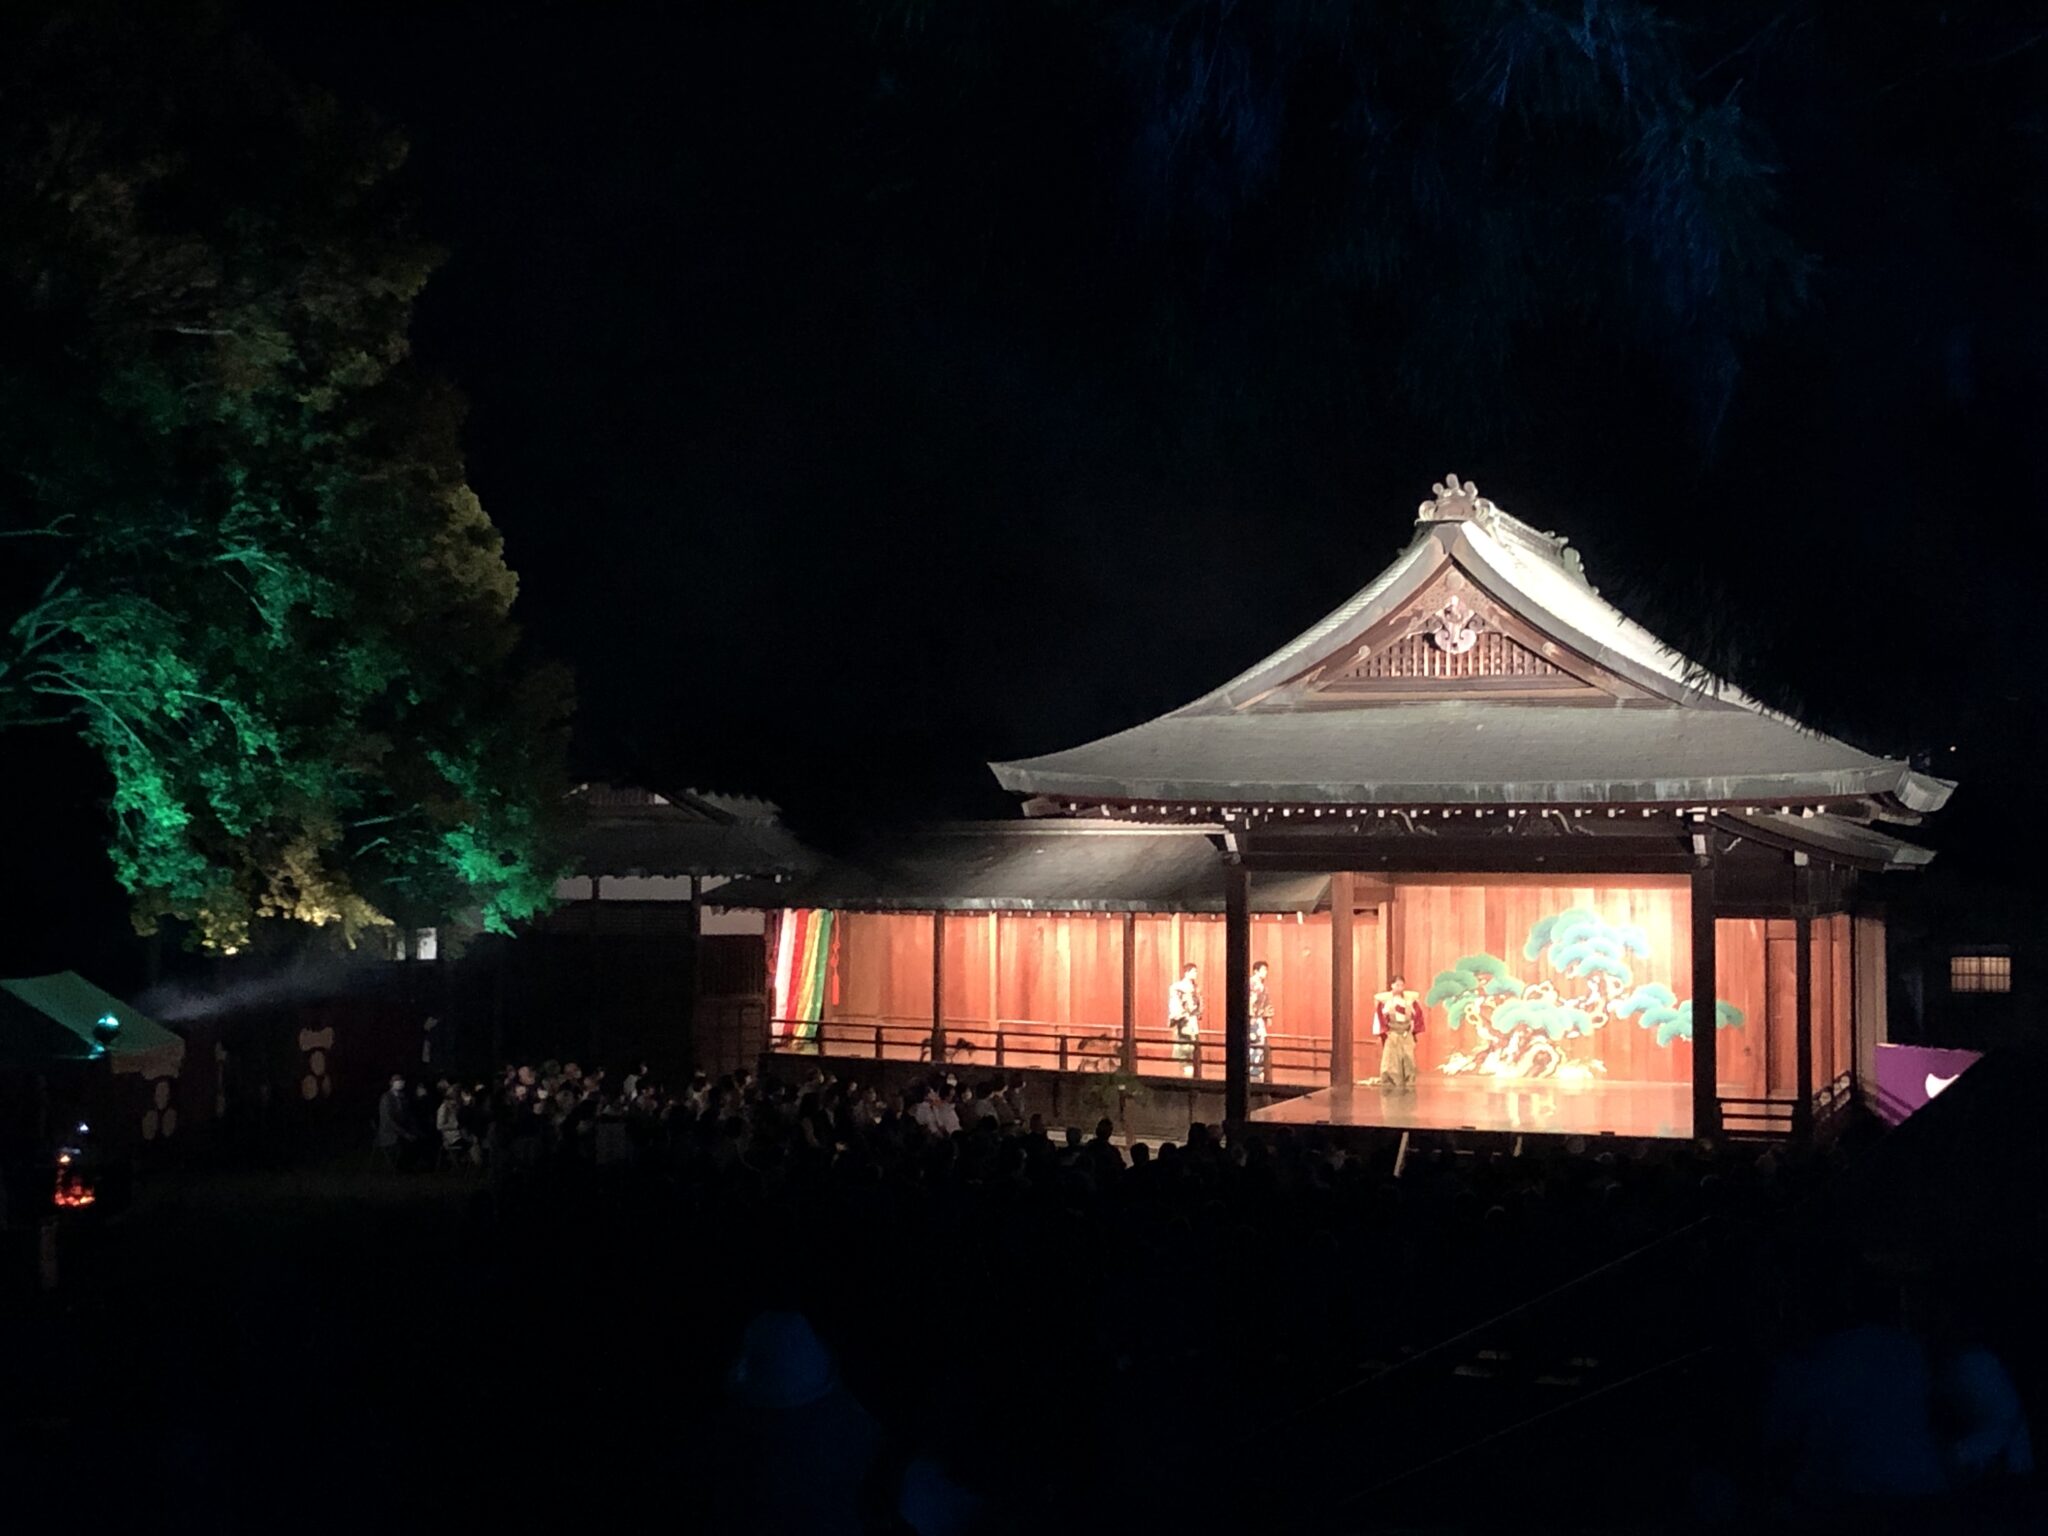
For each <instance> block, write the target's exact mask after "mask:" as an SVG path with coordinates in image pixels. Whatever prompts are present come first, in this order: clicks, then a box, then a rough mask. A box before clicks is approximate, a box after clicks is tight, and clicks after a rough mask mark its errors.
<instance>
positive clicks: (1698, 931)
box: [1692, 853, 1721, 1137]
mask: <svg viewBox="0 0 2048 1536" xmlns="http://www.w3.org/2000/svg"><path fill="white" fill-rule="evenodd" d="M1719 989H1720V982H1719V979H1718V977H1717V975H1716V967H1715V958H1714V856H1713V854H1711V853H1705V854H1701V855H1699V856H1698V857H1697V858H1695V859H1694V860H1693V866H1692V1133H1693V1135H1695V1136H1701V1137H1718V1136H1720V1134H1721V1058H1720V1042H1719V1041H1718V1040H1717V1039H1716V1038H1715V1036H1716V1035H1717V1034H1718V1033H1719V1032H1720V1031H1719V1028H1718V1020H1717V1019H1716V1017H1715V999H1716V998H1717V997H1718V996H1719Z"/></svg>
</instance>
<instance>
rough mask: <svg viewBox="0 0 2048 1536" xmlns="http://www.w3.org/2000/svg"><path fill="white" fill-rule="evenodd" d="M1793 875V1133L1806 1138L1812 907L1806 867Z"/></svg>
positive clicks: (1809, 1087)
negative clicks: (1795, 897) (1795, 894)
mask: <svg viewBox="0 0 2048 1536" xmlns="http://www.w3.org/2000/svg"><path fill="white" fill-rule="evenodd" d="M1795 878H1796V879H1797V880H1798V883H1799V895H1800V905H1799V906H1798V907H1797V908H1796V909H1795V910H1794V912H1793V914H1792V944H1793V955H1792V966H1793V971H1792V975H1793V978H1794V988H1795V991H1794V996H1795V998H1796V1000H1797V1001H1796V1003H1795V1006H1796V1008H1797V1009H1798V1012H1797V1013H1796V1014H1795V1015H1794V1020H1795V1026H1794V1029H1793V1039H1794V1040H1795V1041H1796V1042H1797V1045H1796V1049H1797V1051H1798V1053H1799V1054H1798V1059H1797V1060H1796V1061H1795V1062H1794V1063H1793V1082H1794V1085H1795V1086H1794V1089H1793V1092H1794V1095H1795V1097H1796V1099H1797V1102H1796V1103H1794V1104H1793V1106H1792V1133H1793V1135H1795V1136H1798V1137H1806V1136H1809V1135H1811V1134H1812V1133H1813V907H1812V906H1811V905H1810V904H1809V903H1808V901H1807V899H1806V898H1807V897H1808V896H1809V895H1810V893H1811V889H1812V887H1811V885H1810V884H1809V882H1808V876H1807V866H1805V865H1801V866H1800V868H1799V870H1798V871H1797V874H1796V876H1795Z"/></svg>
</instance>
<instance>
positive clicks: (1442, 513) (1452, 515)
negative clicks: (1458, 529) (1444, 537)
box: [1415, 475, 1501, 527]
mask: <svg viewBox="0 0 2048 1536" xmlns="http://www.w3.org/2000/svg"><path fill="white" fill-rule="evenodd" d="M1430 489H1431V490H1433V491H1435V492H1436V495H1435V496H1434V497H1433V498H1432V499H1431V500H1429V501H1425V502H1424V503H1423V504H1422V505H1421V506H1420V507H1418V508H1417V509H1416V513H1415V520H1416V521H1417V522H1418V523H1478V524H1479V525H1480V526H1481V527H1486V526H1489V525H1490V524H1491V523H1492V522H1493V520H1494V519H1495V518H1497V517H1499V516H1500V515H1501V511H1500V508H1499V507H1496V506H1495V505H1494V504H1493V503H1492V502H1490V501H1488V500H1487V499H1486V498H1485V497H1484V496H1482V495H1480V494H1479V487H1478V486H1477V485H1476V484H1474V483H1473V482H1472V481H1470V480H1462V481H1461V480H1460V479H1459V478H1458V477H1457V476H1456V475H1445V476H1444V477H1443V479H1442V480H1440V481H1438V482H1437V483H1436V484H1435V485H1433V486H1431V487H1430Z"/></svg>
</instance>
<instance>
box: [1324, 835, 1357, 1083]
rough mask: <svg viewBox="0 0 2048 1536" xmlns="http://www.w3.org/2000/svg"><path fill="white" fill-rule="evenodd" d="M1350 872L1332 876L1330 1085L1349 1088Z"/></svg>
mask: <svg viewBox="0 0 2048 1536" xmlns="http://www.w3.org/2000/svg"><path fill="white" fill-rule="evenodd" d="M1353 902H1354V892H1353V890H1352V881H1351V871H1349V870H1348V869H1340V870H1338V871H1337V872H1336V873H1335V874H1333V875H1332V876H1330V1086H1331V1087H1332V1088H1349V1087H1350V1086H1351V1085H1352V1084H1353V1083H1354V1082H1356V1081H1357V1079H1358V1070H1357V1063H1356V1062H1354V1061H1353V1060H1352V1053H1351V993H1352V985H1353V977H1352V969H1353V968H1352V963H1351V961H1352V955H1351V915H1352V907H1353Z"/></svg>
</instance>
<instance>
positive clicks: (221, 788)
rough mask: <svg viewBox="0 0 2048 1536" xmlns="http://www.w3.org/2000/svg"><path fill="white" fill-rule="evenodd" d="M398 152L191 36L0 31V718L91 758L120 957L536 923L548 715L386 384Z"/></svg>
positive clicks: (115, 19) (399, 318) (414, 421)
mask: <svg viewBox="0 0 2048 1536" xmlns="http://www.w3.org/2000/svg"><path fill="white" fill-rule="evenodd" d="M405 156H406V144H405V141H404V140H403V139H402V138H401V137H399V136H398V135H397V134H396V133H394V132H392V131H390V130H389V129H386V128H384V127H382V126H380V125H379V124H377V123H376V122H373V121H371V120H369V119H367V118H365V117H363V116H361V115H359V114H357V113H353V112H351V111H349V110H347V109H346V108H344V107H342V106H341V105H339V104H338V103H337V102H336V101H334V100H333V99H331V98H329V97H328V96H325V95H323V94H320V93H318V92H315V91H311V90H307V89H304V88H302V87H300V86H299V85H297V84H296V83H294V82H293V81H292V80H290V79H288V78H286V77H285V76H284V75H283V74H282V73H281V72H279V71H278V70H277V69H276V68H274V67H272V66H271V65H270V64H269V63H268V62H267V61H266V60H265V59H264V58H262V57H261V56H259V55H258V54H257V53H256V52H255V51H254V50H253V49H252V48H251V47H250V46H249V45H248V44H246V43H245V42H243V41H242V40H241V39H239V38H238V37H237V36H236V35H234V34H233V33H231V32H229V31H227V30H225V29H224V28H222V27H219V26H216V25H214V24H212V23H211V22H210V20H209V19H208V17H207V15H206V13H205V12H203V11H199V10H195V9H190V8H186V7H182V6H173V7H126V6H116V5H106V6H95V5H82V6H65V7H55V8H44V9H39V8H37V7H33V6H32V7H29V8H28V9H27V11H26V12H24V11H23V10H21V9H20V8H17V9H15V10H14V11H13V12H11V13H10V16H9V19H8V20H7V21H5V22H4V23H0V338H4V343H0V515H4V518H5V526H6V529H7V532H8V534H9V535H10V537H9V538H8V539H7V540H6V541H5V542H4V544H0V558H4V560H5V563H6V571H5V598H6V600H7V601H8V602H9V604H10V605H11V607H10V611H9V612H7V613H6V614H5V622H6V623H7V625H8V628H7V630H6V635H5V646H4V649H0V725H6V726H21V725H26V724H30V723H45V724H54V725H60V726H63V727H67V728H70V729H73V730H76V731H78V732H80V733H82V735H83V736H84V738H85V739H86V740H87V741H88V742H89V743H90V744H91V746H92V747H93V748H94V749H95V751H96V752H97V754H98V755H99V757H100V759H101V760H102V761H103V762H104V764H105V767H106V770H107V772H108V774H109V776H110V778H111V781H112V795H111V814H112V830H113V836H112V842H111V848H112V855H113V861H114V867H115V870H116V873H117V875H118V877H119V879H120V882H121V884H122V885H123V886H124V887H125V888H126V889H127V890H128V891H129V892H130V893H131V895H132V897H133V900H134V915H135V921H136V924H137V926H138V928H140V929H142V930H143V931H149V930H150V929H151V928H152V927H153V926H154V924H155V923H156V922H157V921H158V920H159V919H160V918H162V917H165V916H175V917H178V918H181V919H185V920H187V921H189V922H191V923H192V924H193V925H194V932H195V933H196V935H197V936H198V937H199V939H200V940H201V941H202V942H204V943H205V944H207V945H209V946H213V947H218V948H224V949H229V950H232V949H233V948H235V947H237V946H238V945H240V944H242V943H244V942H246V940H247V938H248V935H249V931H250V926H251V924H252V922H253V921H255V920H256V919H259V918H266V917H279V918H292V919H298V920H302V921H305V922H310V923H314V924H328V923H336V924H339V925H341V927H342V929H343V931H344V932H347V933H350V934H351V935H352V934H353V932H354V931H355V930H356V929H357V928H359V927H361V926H362V925H364V924H373V923H380V922H383V921H387V920H390V919H398V920H405V919H407V918H417V919H420V920H435V919H437V918H441V917H445V916H449V915H455V914H462V913H470V914H473V915H475V916H476V917H478V918H480V920H481V922H482V923H483V924H484V925H485V926H486V927H488V928H491V929H493V930H497V931H504V930H505V929H506V928H507V926H508V925H509V924H511V923H512V922H514V921H516V920H517V919H519V918H521V917H523V916H526V915H528V914H530V913H532V912H534V911H536V910H538V909H539V908H540V907H541V906H542V905H543V904H544V903H545V902H546V901H547V899H548V895H549V890H550V885H551V879H552V875H553V865H552V863H551V859H550V854H549V839H548V832H549V829H548V820H549V812H548V811H547V809H546V808H547V807H549V806H550V805H552V804H553V803H554V801H555V800H556V798H557V797H558V794H559V789H560V784H561V777H562V770H561V757H562V753H563V750H564V744H565V736H566V732H565V721H566V712H567V690H566V685H565V682H564V680H563V679H562V678H560V677H558V676H556V675H554V674H552V673H550V672H547V671H544V670H541V671H537V670H533V669H531V668H529V667H527V666H525V665H524V664H522V663H521V662H520V661H519V660H518V658H517V657H516V656H515V643H516V633H515V631H514V629H513V627H512V625H511V623H510V622H509V618H508V615H509V611H510V608H511V605H512V600H513V594H514V591H515V585H516V584H515V580H514V577H513V575H512V572H511V571H510V570H509V569H508V568H507V566H506V564H505V562H504V559H503V556H502V552H501V547H500V539H499V536H498V533H497V531H496V529H495V528H494V527H493V526H492V524H491V522H490V520H489V518H488V517H487V516H486V515H485V513H484V511H483V508H482V506H481V505H480V504H479V502H478V500H477V498H476V496H475V495H474V494H473V493H472V491H471V490H470V488H469V486H468V484H467V483H466V479H465V473H464V466H463V459H462V453H461V447H460V428H461V419H462V412H461V408H460V406H459V404H458V402H457V401H456V400H455V399H454V397H453V396H452V395H451V394H450V392H449V391H448V390H447V389H446V388H445V387H444V386H442V385H440V384H438V383H437V382H435V381H434V380H432V379H430V378H426V377H423V376H422V375H421V374H420V373H419V372H418V371H417V370H416V369H414V368H413V367H412V366H411V365H410V364H409V363H408V341H407V332H408V327H409V324H410V320H411V313H412V306H413V301H414V299H415V297H416V296H417V294H418V293H419V291H420V289H421V286H422V285H423V284H424V283H425V281H426V280H427V277H428V274H429V273H430V272H431V271H432V269H433V267H434V265H435V263H436V260H437V253H436V252H435V251H434V250H433V249H432V248H430V247H429V246H428V245H427V244H426V243H424V242H423V241H422V240H421V239H419V238H418V237H417V236H416V235H415V234H414V233H413V231H412V220H411V218H410V216H409V211H408V207H407V202H406V196H405V192H404V182H403V179H402V178H401V176H400V174H399V172H400V167H401V166H402V164H403V162H404V160H405Z"/></svg>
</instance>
